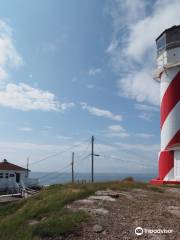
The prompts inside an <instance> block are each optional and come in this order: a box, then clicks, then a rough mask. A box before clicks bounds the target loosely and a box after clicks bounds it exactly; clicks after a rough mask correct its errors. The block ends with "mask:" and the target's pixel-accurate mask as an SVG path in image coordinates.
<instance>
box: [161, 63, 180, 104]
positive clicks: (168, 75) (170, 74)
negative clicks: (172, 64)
mask: <svg viewBox="0 0 180 240" xmlns="http://www.w3.org/2000/svg"><path fill="white" fill-rule="evenodd" d="M179 70H180V67H176V68H171V69H168V70H167V71H164V72H163V74H162V77H161V85H160V92H161V93H160V102H162V98H163V96H164V94H165V92H166V90H167V88H168V87H169V84H170V83H171V82H172V80H173V79H174V77H175V76H176V74H177V73H178V71H179Z"/></svg>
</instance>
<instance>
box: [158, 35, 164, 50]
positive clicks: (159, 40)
mask: <svg viewBox="0 0 180 240" xmlns="http://www.w3.org/2000/svg"><path fill="white" fill-rule="evenodd" d="M165 47H166V34H164V35H162V36H161V37H160V38H159V39H158V40H157V49H158V51H161V50H163V49H164V48H165Z"/></svg>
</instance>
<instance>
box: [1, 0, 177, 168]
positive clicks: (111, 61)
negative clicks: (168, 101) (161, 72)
mask: <svg viewBox="0 0 180 240" xmlns="http://www.w3.org/2000/svg"><path fill="white" fill-rule="evenodd" d="M0 4H1V7H0V83H1V84H0V87H1V89H0V115H1V120H0V132H1V134H0V147H1V158H2V159H3V158H7V159H8V160H9V161H11V162H14V163H18V164H21V165H25V162H26V158H27V157H28V156H30V166H31V163H32V162H34V161H38V160H39V159H41V158H44V157H46V156H48V155H51V154H54V153H56V152H61V151H63V150H66V149H67V148H69V147H70V146H74V145H76V144H79V146H78V147H76V148H74V149H72V150H74V151H75V155H76V158H77V161H78V156H79V158H80V156H82V153H83V152H85V153H87V154H88V153H89V151H90V146H89V145H87V142H86V141H84V140H86V139H90V136H91V135H94V136H95V138H96V141H95V143H96V145H95V148H96V152H97V153H99V154H100V155H102V157H99V158H98V159H97V160H96V170H97V171H98V172H122V171H125V172H128V171H129V172H153V171H156V170H157V169H156V168H157V154H158V150H159V141H160V140H159V134H160V131H159V129H160V128H159V85H158V84H157V83H156V82H154V81H153V79H152V76H153V71H154V68H155V38H156V37H157V36H158V35H159V34H160V33H161V32H162V31H163V30H164V29H165V28H167V27H171V26H172V25H175V24H176V25H178V24H179V22H178V21H179V19H180V13H179V12H178V10H177V9H178V7H180V3H179V1H175V0H173V1H166V0H161V1H160V0H157V1H143V0H142V1H141V0H134V1H130V0H126V1H121V0H115V1H106V0H99V1H97V0H91V1H90V0H77V1H72V0H69V1H67V0H66V1H65V0H61V1H59V0H53V1H51V0H39V1H34V0H33V1H22V0H15V1H13V3H12V1H0ZM167 13H168V14H167ZM72 150H71V149H70V150H69V151H67V152H66V153H65V154H61V155H58V156H56V157H53V158H50V159H48V160H47V161H43V162H41V163H39V164H34V165H33V164H32V166H31V168H32V170H34V171H39V170H41V171H54V170H57V169H60V168H62V167H63V166H65V165H67V164H68V162H69V161H70V158H71V151H72ZM79 162H80V159H79ZM89 169H90V159H86V162H85V163H84V164H80V166H79V167H78V168H77V169H76V170H77V171H89Z"/></svg>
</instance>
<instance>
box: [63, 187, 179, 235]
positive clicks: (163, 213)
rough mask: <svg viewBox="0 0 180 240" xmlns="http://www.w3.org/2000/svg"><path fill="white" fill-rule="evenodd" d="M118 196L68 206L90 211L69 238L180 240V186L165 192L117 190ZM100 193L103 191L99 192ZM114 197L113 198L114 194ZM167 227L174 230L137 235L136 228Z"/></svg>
mask: <svg viewBox="0 0 180 240" xmlns="http://www.w3.org/2000/svg"><path fill="white" fill-rule="evenodd" d="M116 193H118V197H117V196H116V197H114V196H113V197H112V198H113V199H114V200H115V201H111V200H108V198H104V196H102V199H101V197H98V198H96V197H90V198H89V199H86V200H83V201H76V202H74V203H73V204H71V205H69V206H68V208H70V209H72V210H74V211H77V210H79V209H81V210H83V211H86V212H88V213H89V214H90V218H89V220H88V221H87V222H86V223H83V224H82V225H81V227H80V229H79V230H78V231H76V232H75V233H73V235H69V236H68V237H67V238H66V240H116V239H121V240H136V239H143V240H144V239H149V240H180V188H179V189H177V188H167V189H165V192H163V193H160V192H154V191H149V190H148V191H147V190H142V189H133V190H129V191H122V192H116ZM98 196H99V194H98ZM110 198H111V197H110ZM136 227H142V228H143V231H144V232H145V229H162V230H163V229H166V230H171V231H172V233H143V234H142V235H141V236H137V235H136V234H135V228H136Z"/></svg>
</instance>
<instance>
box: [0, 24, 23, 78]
mask: <svg viewBox="0 0 180 240" xmlns="http://www.w3.org/2000/svg"><path fill="white" fill-rule="evenodd" d="M22 62H23V61H22V58H21V56H20V55H19V53H18V52H17V50H16V48H15V47H14V44H13V38H12V29H11V28H10V27H9V25H7V23H6V22H4V21H2V20H0V80H5V79H7V78H8V77H9V72H8V69H9V68H11V67H19V66H20V65H21V64H22Z"/></svg>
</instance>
